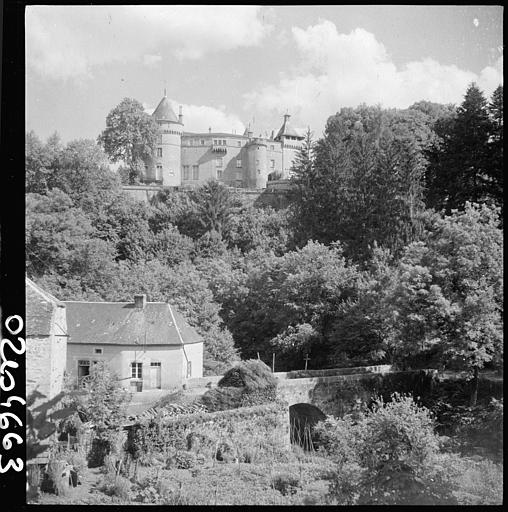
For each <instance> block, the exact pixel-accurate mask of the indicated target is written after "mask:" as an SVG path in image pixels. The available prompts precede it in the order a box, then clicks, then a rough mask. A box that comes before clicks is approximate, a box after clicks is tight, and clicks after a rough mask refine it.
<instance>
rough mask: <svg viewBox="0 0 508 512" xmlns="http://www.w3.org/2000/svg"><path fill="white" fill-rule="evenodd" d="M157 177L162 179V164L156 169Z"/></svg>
mask: <svg viewBox="0 0 508 512" xmlns="http://www.w3.org/2000/svg"><path fill="white" fill-rule="evenodd" d="M155 179H156V180H162V165H158V166H157V167H156V169H155Z"/></svg>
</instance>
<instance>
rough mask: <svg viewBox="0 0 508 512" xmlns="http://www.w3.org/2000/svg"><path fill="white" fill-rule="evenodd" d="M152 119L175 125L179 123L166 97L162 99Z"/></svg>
mask: <svg viewBox="0 0 508 512" xmlns="http://www.w3.org/2000/svg"><path fill="white" fill-rule="evenodd" d="M152 117H153V118H154V119H156V120H157V121H171V122H173V123H178V117H176V114H175V113H174V112H173V109H172V108H171V104H170V103H169V100H168V98H167V97H166V96H164V98H162V100H161V101H160V103H159V105H158V106H157V108H156V109H155V110H154V112H153V114H152Z"/></svg>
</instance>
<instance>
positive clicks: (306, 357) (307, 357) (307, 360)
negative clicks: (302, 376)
mask: <svg viewBox="0 0 508 512" xmlns="http://www.w3.org/2000/svg"><path fill="white" fill-rule="evenodd" d="M303 359H304V361H305V371H307V363H308V362H309V359H310V357H309V354H305V357H304V358H303Z"/></svg>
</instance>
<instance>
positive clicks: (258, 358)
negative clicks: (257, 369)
mask: <svg viewBox="0 0 508 512" xmlns="http://www.w3.org/2000/svg"><path fill="white" fill-rule="evenodd" d="M257 354H258V361H259V352H258V353H257Z"/></svg>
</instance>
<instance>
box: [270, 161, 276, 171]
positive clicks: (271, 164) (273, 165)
mask: <svg viewBox="0 0 508 512" xmlns="http://www.w3.org/2000/svg"><path fill="white" fill-rule="evenodd" d="M270 167H271V168H272V169H275V160H270Z"/></svg>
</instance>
